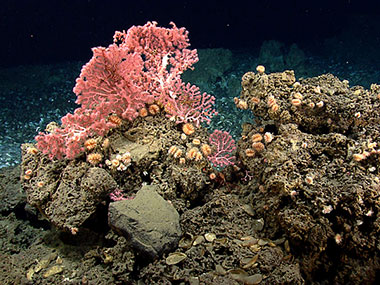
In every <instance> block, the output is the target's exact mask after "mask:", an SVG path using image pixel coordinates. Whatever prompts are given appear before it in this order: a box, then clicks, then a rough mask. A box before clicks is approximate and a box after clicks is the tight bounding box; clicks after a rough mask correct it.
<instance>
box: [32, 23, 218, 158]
mask: <svg viewBox="0 0 380 285" xmlns="http://www.w3.org/2000/svg"><path fill="white" fill-rule="evenodd" d="M171 25H172V28H171V29H168V28H161V27H157V23H156V22H148V23H147V24H145V25H144V26H133V27H131V28H130V29H129V30H128V31H127V32H125V31H123V32H116V33H115V35H114V43H113V44H111V45H110V46H108V47H107V48H104V47H96V48H93V49H92V51H93V57H92V59H91V60H90V61H89V62H88V63H87V64H86V65H84V66H83V68H82V70H81V74H80V76H79V78H78V79H77V80H76V85H75V87H74V90H73V91H74V93H75V94H76V95H77V100H76V103H77V104H80V107H79V108H78V109H76V110H75V112H74V114H67V115H66V116H65V117H63V118H62V127H61V128H57V129H55V130H54V131H52V132H50V133H47V134H45V133H39V135H38V136H36V141H37V147H38V148H39V149H41V150H42V151H43V152H44V153H46V154H49V157H50V158H54V157H56V158H63V157H67V158H69V159H71V158H74V157H75V156H77V155H78V154H79V153H80V152H81V151H82V150H83V142H84V140H85V139H86V138H87V137H89V136H93V135H100V136H104V135H105V134H106V133H107V131H108V130H109V129H110V128H112V127H114V124H112V123H111V122H109V121H108V117H109V116H110V115H111V114H115V115H117V116H119V117H121V118H123V119H126V120H133V119H135V118H136V117H137V116H138V111H139V109H141V108H142V107H144V106H145V105H146V104H150V103H153V102H154V101H157V102H159V103H161V104H162V105H164V106H165V109H166V110H167V111H168V112H169V113H170V115H171V116H176V118H177V123H179V122H188V121H194V123H195V124H196V125H199V124H200V123H201V122H203V121H205V122H207V123H209V122H210V118H211V117H212V116H213V115H215V114H216V112H215V110H214V109H213V104H214V101H215V98H214V97H213V96H211V95H208V94H206V93H203V94H200V92H199V89H198V87H196V86H192V85H190V84H185V83H184V82H182V80H181V74H182V73H183V71H184V70H186V69H188V68H192V65H193V64H194V63H195V62H197V61H198V56H197V51H196V50H189V49H187V47H188V46H189V45H190V44H189V39H188V32H187V31H186V29H184V28H177V27H176V25H175V24H174V23H171Z"/></svg>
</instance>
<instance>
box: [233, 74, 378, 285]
mask: <svg viewBox="0 0 380 285" xmlns="http://www.w3.org/2000/svg"><path fill="white" fill-rule="evenodd" d="M257 70H258V72H257V73H254V72H248V73H246V74H245V75H244V76H243V78H242V91H241V96H240V98H235V102H236V103H237V105H238V106H245V105H244V104H246V106H247V107H248V108H250V109H251V110H252V112H253V113H254V115H255V116H256V124H245V125H244V130H243V134H242V138H241V140H240V141H239V158H240V160H241V162H242V168H243V169H244V171H245V174H246V177H245V179H246V180H250V181H249V182H248V184H247V185H246V186H245V191H248V192H250V195H251V197H252V205H253V207H254V209H255V212H256V214H257V215H258V216H260V217H265V222H266V225H267V226H268V228H272V229H273V228H274V229H277V230H275V232H272V234H274V235H276V233H283V232H284V233H286V235H287V236H288V238H289V241H290V250H291V252H292V253H293V254H294V255H295V256H297V257H299V258H300V261H301V270H302V271H303V273H304V274H305V276H307V279H309V280H314V281H318V278H319V276H318V274H317V272H321V271H322V272H329V274H331V276H332V277H331V280H335V281H336V282H338V283H341V282H343V283H344V282H346V281H347V280H350V282H353V283H361V282H365V283H371V282H374V280H375V278H376V271H377V270H379V269H380V266H379V264H380V259H379V258H380V257H379V249H380V248H379V233H380V218H379V210H380V192H379V189H380V185H379V183H380V180H379V173H380V168H379V159H380V148H379V146H380V145H379V144H380V132H379V131H380V124H379V123H380V111H379V110H380V108H379V107H380V96H379V93H380V92H379V86H378V85H375V84H373V85H372V86H371V89H370V90H366V89H364V88H363V87H361V86H353V87H350V86H349V82H348V81H346V80H343V81H341V80H339V79H338V78H336V77H335V76H333V75H331V74H325V75H321V76H318V77H314V78H308V79H300V80H297V79H296V77H295V75H294V72H293V71H290V70H288V71H284V72H281V73H273V74H265V72H264V68H263V67H258V69H257ZM347 278H349V279H347Z"/></svg>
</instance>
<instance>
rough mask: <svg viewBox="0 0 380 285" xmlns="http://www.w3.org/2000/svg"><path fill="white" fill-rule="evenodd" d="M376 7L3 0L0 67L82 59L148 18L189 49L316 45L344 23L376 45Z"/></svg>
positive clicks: (292, 1)
mask: <svg viewBox="0 0 380 285" xmlns="http://www.w3.org/2000/svg"><path fill="white" fill-rule="evenodd" d="M379 6H380V5H379V1H365V0H361V1H358V0H344V1H343V0H338V1H334V0H330V1H327V0H319V1H308V0H303V1H301V0H288V1H286V0H283V1H272V0H261V1H148V0H140V1H112V0H109V1H98V0H18V1H17V0H2V1H1V9H0V21H1V24H0V34H1V38H2V40H1V47H0V48H1V50H0V65H1V66H11V65H17V64H26V63H49V62H57V61H65V60H87V59H88V58H89V57H90V56H91V52H90V47H94V46H99V45H101V46H107V45H108V44H110V43H111V41H112V35H113V33H114V31H115V30H123V29H128V28H129V27H130V26H132V25H143V24H145V23H146V22H147V21H157V22H158V23H159V25H160V26H168V24H169V22H170V21H173V22H175V23H176V24H177V26H181V27H186V28H187V29H188V30H189V31H190V40H191V43H192V46H193V47H195V48H215V47H224V48H258V47H259V46H260V45H261V44H262V42H263V41H264V40H271V39H275V40H278V41H281V42H284V43H297V44H299V45H300V46H301V47H306V48H309V49H311V48H315V49H318V48H319V47H321V46H322V45H323V43H324V40H325V39H327V38H332V37H334V36H337V35H339V34H341V33H342V32H345V31H348V30H349V29H356V30H359V31H361V32H359V33H357V35H356V37H359V38H358V39H357V40H358V41H367V40H368V41H369V42H370V43H371V44H376V43H378V42H379V35H380V18H379V14H380V13H379V11H380V9H379ZM350 40H354V39H350ZM352 44H353V45H354V44H355V43H352ZM378 47H380V45H378ZM337 48H338V47H337ZM320 50H322V51H323V49H322V48H321V49H320Z"/></svg>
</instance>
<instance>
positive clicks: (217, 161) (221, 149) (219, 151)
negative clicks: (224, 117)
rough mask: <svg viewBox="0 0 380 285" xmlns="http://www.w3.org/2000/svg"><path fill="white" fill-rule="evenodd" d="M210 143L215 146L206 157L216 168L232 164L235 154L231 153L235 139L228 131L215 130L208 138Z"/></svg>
mask: <svg viewBox="0 0 380 285" xmlns="http://www.w3.org/2000/svg"><path fill="white" fill-rule="evenodd" d="M209 142H210V145H211V146H213V147H214V148H215V150H214V151H213V153H212V154H211V155H209V156H208V157H207V158H208V160H210V162H211V163H212V165H213V166H214V167H217V168H224V167H226V166H228V165H234V162H235V159H236V158H235V156H234V155H232V153H233V152H234V151H235V149H236V145H235V141H234V140H233V139H232V136H231V135H230V134H229V133H228V132H222V131H219V130H215V131H214V132H213V133H212V134H211V135H210V138H209Z"/></svg>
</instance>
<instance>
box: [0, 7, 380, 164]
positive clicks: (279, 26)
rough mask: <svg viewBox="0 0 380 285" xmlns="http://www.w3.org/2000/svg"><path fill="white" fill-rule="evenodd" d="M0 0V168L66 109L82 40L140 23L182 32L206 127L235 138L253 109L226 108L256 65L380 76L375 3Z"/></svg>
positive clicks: (355, 79)
mask: <svg viewBox="0 0 380 285" xmlns="http://www.w3.org/2000/svg"><path fill="white" fill-rule="evenodd" d="M1 2H2V3H1V5H2V6H1V9H0V21H1V22H0V23H1V24H0V33H1V37H2V41H1V45H0V108H1V112H0V167H3V166H7V165H13V164H16V163H18V162H19V161H20V154H19V153H20V151H19V145H20V144H21V143H23V142H26V141H33V138H34V136H35V135H36V133H37V132H38V130H42V129H43V128H44V127H45V126H46V124H47V123H49V122H50V121H58V122H59V119H60V118H61V117H62V116H63V115H65V114H66V113H67V112H72V110H73V109H74V108H75V104H74V101H75V95H74V93H73V92H72V88H73V86H74V85H75V78H76V77H77V76H78V75H79V73H80V69H81V66H82V65H83V64H84V63H86V62H87V61H88V60H89V59H90V58H91V56H92V54H91V47H94V46H107V45H109V44H110V43H112V36H113V34H114V31H115V30H123V29H125V30H127V29H128V28H129V27H131V26H132V25H143V24H145V23H146V22H147V21H157V22H158V23H159V25H160V26H165V27H169V22H170V21H173V22H175V23H176V24H177V26H179V27H185V28H186V29H187V30H188V31H189V33H190V34H189V37H190V42H191V44H192V45H191V47H192V48H197V49H198V50H199V58H200V62H199V63H198V64H196V66H195V68H196V71H197V72H195V73H194V74H185V78H188V80H191V81H193V82H194V83H196V84H197V85H198V86H199V87H200V88H201V89H202V91H206V92H209V93H211V94H213V95H214V96H215V97H216V98H217V101H216V107H217V110H218V112H219V114H220V115H218V116H217V117H215V118H214V120H213V122H212V123H211V128H219V129H223V130H228V131H230V132H231V133H232V134H233V135H234V137H235V138H237V137H238V136H239V133H240V124H241V123H242V122H244V121H250V120H252V115H251V114H250V113H249V112H244V111H241V110H238V109H236V108H234V105H233V97H235V96H238V95H239V92H240V79H241V76H242V75H243V74H244V73H245V72H247V71H251V70H255V68H256V66H257V65H258V64H263V65H265V67H266V72H267V73H269V72H277V71H282V70H284V69H294V70H295V72H296V76H297V77H298V78H300V77H311V76H316V75H319V74H322V73H327V72H328V73H332V74H334V75H336V76H338V77H339V78H341V79H347V80H349V81H350V85H357V84H359V85H363V86H365V87H366V88H369V86H370V84H372V83H380V48H379V47H380V17H379V16H380V15H379V14H380V13H379V12H380V9H379V7H378V6H377V3H376V1H373V2H371V1H353V0H351V1H240V2H239V1H213V2H208V1H135V2H133V1H90V0H88V1H58V0H56V1H53V0H50V1H14V0H13V1H10V0H4V1H1ZM137 2H138V3H137ZM330 2H333V4H331V3H330Z"/></svg>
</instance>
